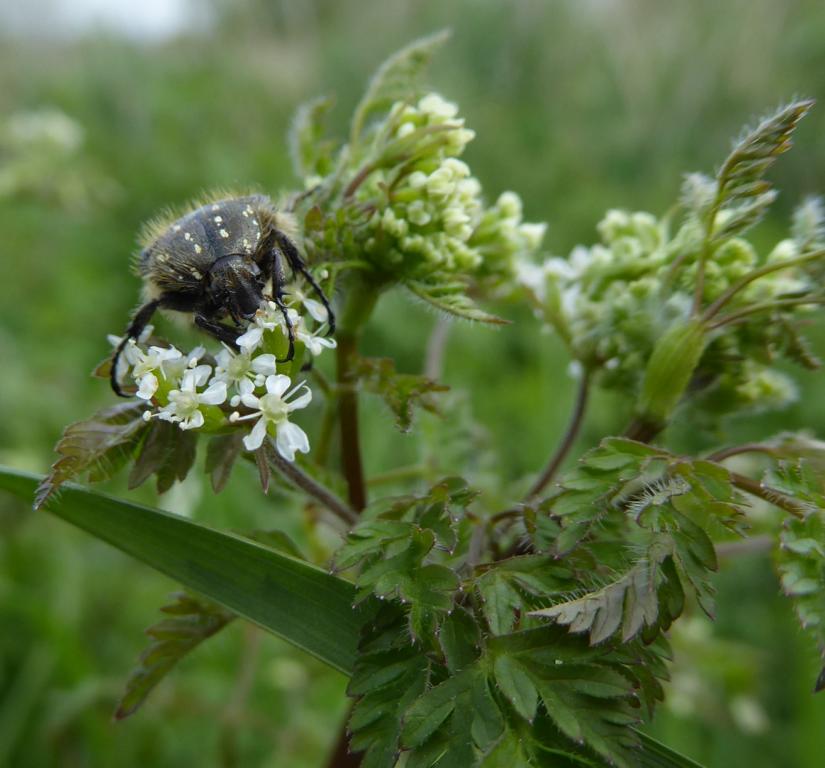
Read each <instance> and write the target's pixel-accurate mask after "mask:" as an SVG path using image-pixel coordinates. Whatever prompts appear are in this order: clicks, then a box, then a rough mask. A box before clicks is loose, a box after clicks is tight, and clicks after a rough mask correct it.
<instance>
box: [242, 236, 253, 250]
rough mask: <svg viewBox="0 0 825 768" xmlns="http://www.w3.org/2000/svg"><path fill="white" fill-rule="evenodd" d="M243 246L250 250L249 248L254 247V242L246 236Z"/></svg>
mask: <svg viewBox="0 0 825 768" xmlns="http://www.w3.org/2000/svg"><path fill="white" fill-rule="evenodd" d="M243 247H244V248H245V249H246V250H247V251H249V250H251V249H252V243H250V242H249V240H247V238H244V239H243Z"/></svg>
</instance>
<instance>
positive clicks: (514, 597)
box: [476, 569, 522, 635]
mask: <svg viewBox="0 0 825 768" xmlns="http://www.w3.org/2000/svg"><path fill="white" fill-rule="evenodd" d="M476 584H477V589H478V591H479V594H480V596H481V600H482V611H483V612H484V617H485V618H486V619H487V624H488V626H489V627H490V631H491V632H492V633H493V634H494V635H506V634H508V633H509V632H512V630H513V626H514V625H515V622H516V611H517V610H519V609H520V608H521V605H522V600H521V595H519V593H518V591H517V590H516V588H515V587H514V586H513V584H512V583H511V581H510V579H509V576H508V575H507V574H505V573H503V572H501V571H498V570H497V569H496V570H492V571H489V572H488V573H485V574H484V575H483V576H482V577H481V578H480V579H478V581H477V582H476Z"/></svg>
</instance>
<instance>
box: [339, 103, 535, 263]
mask: <svg viewBox="0 0 825 768" xmlns="http://www.w3.org/2000/svg"><path fill="white" fill-rule="evenodd" d="M474 136H475V134H474V132H473V131H471V130H469V129H468V128H466V127H465V125H464V120H463V118H460V117H459V116H458V107H457V106H456V105H455V104H453V103H452V102H449V101H446V100H445V99H443V98H442V97H441V96H439V95H438V94H435V93H431V94H428V95H427V96H424V97H423V98H422V99H420V100H419V101H418V103H417V104H416V105H411V104H407V103H401V102H399V103H396V104H395V105H394V106H392V108H391V109H390V110H389V112H388V114H387V116H386V118H385V119H384V121H383V123H381V124H380V125H378V126H377V127H376V130H375V134H374V139H373V146H372V147H371V148H370V150H369V157H373V158H376V159H375V160H374V161H373V162H374V165H375V170H374V171H373V172H372V173H370V174H369V176H368V177H367V178H366V179H365V181H364V183H363V184H362V185H361V186H360V187H359V188H358V190H357V192H356V196H355V199H356V201H357V202H358V203H359V204H361V205H363V206H365V207H367V208H368V209H369V211H370V215H369V219H368V222H367V225H366V227H364V229H363V231H361V232H359V233H358V234H357V238H358V239H359V240H360V242H362V244H363V251H364V253H365V254H366V256H367V258H368V259H369V260H370V261H372V262H373V263H375V264H376V266H377V267H378V268H379V269H381V270H382V271H384V272H387V273H390V274H392V275H393V276H399V277H405V278H406V277H414V278H415V277H424V276H427V275H430V274H432V273H433V272H448V273H465V274H469V273H477V274H479V275H481V276H487V275H500V276H501V277H503V278H511V277H512V274H513V265H514V262H515V259H516V258H517V257H526V256H527V255H529V254H532V253H534V252H535V251H536V250H537V249H538V247H539V246H540V244H541V240H542V237H543V235H544V225H543V224H528V223H525V222H523V220H522V206H521V200H520V199H519V197H518V196H517V195H516V194H515V193H513V192H505V193H503V194H502V195H500V196H499V198H498V200H497V201H496V202H495V204H493V205H491V206H486V205H485V203H484V200H483V198H482V188H481V184H480V182H479V181H478V179H477V178H475V177H474V176H473V175H472V172H471V170H470V168H469V166H468V165H467V164H466V163H465V162H464V161H462V160H460V159H459V156H460V155H461V154H462V153H463V151H464V148H465V147H466V146H467V144H468V143H469V142H470V141H471V140H472V139H473V137H474Z"/></svg>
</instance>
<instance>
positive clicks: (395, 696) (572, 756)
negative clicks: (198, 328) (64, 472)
mask: <svg viewBox="0 0 825 768" xmlns="http://www.w3.org/2000/svg"><path fill="white" fill-rule="evenodd" d="M36 484H37V478H36V477H34V476H32V475H28V474H25V473H21V472H17V471H14V470H9V469H2V468H0V489H3V490H6V491H9V492H11V493H13V494H15V495H17V496H19V497H20V498H22V499H24V500H28V499H31V497H32V495H33V493H34V490H35V487H36ZM47 509H48V511H49V512H51V513H52V514H55V515H57V516H59V517H61V518H63V519H64V520H66V521H68V522H71V523H73V524H75V525H77V526H79V527H81V528H83V529H84V530H87V531H89V532H90V533H92V534H93V535H96V536H98V537H99V538H102V539H103V540H105V541H108V542H109V543H111V544H113V545H114V546H117V547H118V548H120V549H122V550H123V551H125V552H127V553H129V554H132V555H133V556H135V557H137V558H138V559H140V560H142V561H143V562H145V563H147V564H149V565H150V566H152V567H154V568H156V569H157V570H159V571H161V572H162V573H165V574H167V575H169V576H170V577H172V578H174V579H176V580H178V581H180V582H181V583H183V584H185V585H186V586H188V587H189V588H191V589H194V590H196V591H197V592H198V593H200V594H202V595H204V596H205V597H207V598H209V599H210V600H214V601H215V602H216V603H219V604H220V605H223V606H224V607H225V608H227V609H229V610H230V611H232V612H234V613H236V614H238V615H240V616H242V617H245V618H247V619H249V620H251V621H253V622H255V623H257V624H259V625H260V626H261V627H263V628H265V629H268V630H269V631H271V632H273V633H275V634H277V635H279V636H280V637H283V638H284V639H286V640H287V641H289V642H292V643H293V644H295V645H297V646H298V647H301V648H304V649H305V650H307V651H308V652H310V653H312V654H314V655H315V656H317V657H318V658H319V659H321V660H323V661H325V662H326V663H327V664H330V665H331V666H332V667H334V668H336V669H339V670H341V671H342V672H345V673H349V672H350V670H351V669H352V666H353V661H354V659H355V650H354V649H355V647H356V645H357V642H358V641H357V637H358V628H359V626H362V625H363V626H364V627H365V628H366V629H367V633H366V635H365V637H364V638H363V639H362V641H361V646H360V651H359V661H358V665H360V666H356V668H355V672H354V673H353V679H352V687H353V690H354V691H355V690H358V691H365V692H366V693H364V694H363V695H362V694H361V693H359V694H355V695H359V696H360V698H359V701H358V703H357V704H356V706H355V709H354V711H353V718H352V721H351V723H350V726H351V728H352V729H353V731H354V734H353V740H352V744H353V748H354V749H356V750H362V749H366V750H367V754H366V757H365V759H364V762H363V766H364V767H365V768H390V767H391V766H393V765H394V764H395V759H396V758H397V754H398V745H397V741H398V735H399V733H400V722H401V713H403V712H404V711H405V710H406V709H407V708H408V707H409V706H410V705H411V704H412V703H413V701H415V700H416V699H417V698H418V697H419V696H420V695H421V694H422V693H424V690H425V688H426V687H427V686H430V685H435V684H438V683H439V682H441V681H443V680H444V679H445V677H446V675H447V674H448V672H447V670H446V669H445V668H441V667H438V666H436V667H434V666H433V662H432V660H431V659H430V658H428V655H427V654H426V653H424V652H423V649H422V648H421V647H420V646H419V647H416V646H413V645H411V644H410V641H409V634H408V631H407V629H406V624H405V620H404V617H403V614H402V613H401V612H400V611H399V609H398V608H397V607H394V606H389V605H383V606H381V612H379V614H378V615H377V616H372V617H370V616H367V617H363V616H359V615H358V614H357V613H356V612H354V611H353V610H352V608H351V604H352V600H353V598H354V589H353V587H352V586H351V585H350V584H349V583H347V582H345V581H343V580H341V579H338V578H336V577H334V576H330V575H329V574H326V573H324V572H322V571H320V570H319V569H317V568H315V567H313V566H311V565H309V564H307V563H304V562H301V561H299V560H295V559H293V558H289V557H286V556H283V555H279V554H277V553H274V552H272V551H271V550H268V549H266V548H264V547H261V546H259V545H256V544H254V543H252V542H249V541H247V540H244V539H242V538H239V537H237V536H231V535H228V534H223V533H220V532H218V531H214V530H211V529H209V528H206V527H204V526H201V525H198V524H195V523H193V522H191V521H189V520H186V519H183V518H179V517H175V516H174V515H168V514H166V513H163V512H159V511H157V510H152V509H148V508H146V507H140V506H137V505H134V504H129V503H127V502H123V501H119V500H117V499H113V498H111V497H108V496H105V495H103V494H99V493H95V492H91V491H87V490H83V489H80V488H78V487H77V486H74V485H67V486H66V488H65V490H64V493H63V494H62V495H61V496H60V497H59V498H56V499H53V500H52V501H51V502H50V504H49V505H48V507H47ZM387 616H389V617H390V618H389V619H387V618H386V617H387ZM495 641H496V643H501V647H500V648H497V649H496V651H495V653H496V654H501V653H508V654H516V655H518V654H527V655H528V656H531V657H532V658H534V659H535V660H536V661H537V662H539V664H540V666H539V667H538V670H539V671H538V672H537V673H536V674H539V675H540V676H541V675H542V674H543V672H542V669H543V667H542V666H541V665H542V664H545V668H546V664H549V665H552V666H551V667H550V669H555V667H557V666H558V664H557V662H558V661H560V660H562V663H563V660H564V659H568V660H572V659H576V660H577V662H581V661H582V660H584V661H586V660H587V659H588V658H590V659H591V663H595V660H596V659H597V656H596V655H594V654H598V655H603V654H604V650H603V649H602V650H599V651H596V650H595V649H589V648H588V647H587V645H586V644H582V643H581V640H580V639H579V638H576V637H575V636H571V635H569V634H567V633H565V632H562V633H561V634H559V631H556V630H554V628H547V629H542V630H533V631H530V632H521V633H518V634H517V635H510V636H505V637H499V638H495ZM620 648H622V649H626V650H624V651H622V653H623V654H624V656H621V655H620V654H619V652H618V650H617V651H613V652H612V653H613V655H614V660H613V661H611V660H610V659H609V658H608V659H605V663H606V664H608V667H609V668H613V667H614V666H615V665H621V669H622V670H623V675H626V676H627V680H628V685H630V686H641V688H642V689H643V690H644V689H645V688H646V687H648V686H649V685H650V684H649V683H648V682H646V677H645V676H644V675H648V674H649V672H650V671H654V672H655V671H656V670H659V672H658V673H657V674H660V673H661V672H662V671H663V668H662V666H661V662H660V660H659V656H658V655H657V654H658V652H656V653H654V651H653V650H652V649H651V648H645V647H642V646H640V645H638V644H631V645H624V646H621V647H620ZM631 651H632V652H631ZM588 654H589V656H588ZM545 657H546V658H545ZM543 658H544V661H542V659H543ZM622 659H625V660H622ZM520 663H521V662H520ZM479 664H480V661H476V662H475V663H474V664H473V665H472V666H471V667H469V668H468V671H470V670H472V669H476V670H478V669H479V666H478V665H479ZM616 668H617V669H618V667H616ZM529 671H530V672H531V674H533V672H532V669H530V670H529ZM643 673H644V674H643ZM462 674H463V673H462ZM603 675H604V670H602V671H601V672H600V671H599V670H598V668H597V669H596V671H595V672H594V673H593V675H591V676H590V677H589V678H588V677H585V681H584V684H583V685H582V684H576V685H573V682H571V681H569V680H568V682H567V683H565V684H564V685H562V684H561V683H560V682H559V680H558V679H557V680H555V682H554V683H553V686H554V687H555V688H556V689H565V685H568V686H573V687H569V688H567V689H566V690H568V691H570V693H569V694H565V695H573V694H575V696H578V697H585V698H584V699H578V701H587V702H589V703H588V708H592V707H593V706H594V705H593V702H601V703H600V704H598V707H599V708H602V709H603V708H606V709H605V710H604V711H605V713H606V715H608V721H606V722H613V724H614V725H613V727H614V728H616V729H618V730H617V731H616V732H617V733H619V734H620V736H619V737H618V738H619V741H620V742H621V743H624V741H625V740H627V739H630V740H631V741H632V740H633V739H634V738H640V739H641V740H642V744H643V747H644V748H643V749H642V750H641V751H639V752H636V753H634V760H635V761H636V762H635V763H634V765H638V766H643V767H644V768H696V766H695V764H694V763H692V762H690V761H688V760H686V759H685V758H683V757H681V756H680V755H678V754H676V753H674V752H672V751H670V750H668V749H667V748H666V747H664V746H662V745H659V744H658V743H657V742H655V741H654V740H652V739H650V738H649V737H646V736H644V735H643V734H638V732H635V731H634V730H633V729H632V728H630V729H628V728H626V726H622V725H619V723H621V722H625V723H626V722H628V720H627V719H626V718H625V719H624V720H623V719H622V717H623V715H622V711H623V710H622V709H621V706H620V705H619V704H617V702H622V701H624V699H623V698H621V697H619V698H598V697H596V696H595V695H592V694H596V693H598V692H599V690H600V689H599V685H602V686H604V685H605V684H612V681H611V680H610V679H605V678H604V676H603ZM468 677H469V679H470V680H471V681H472V682H473V683H475V681H476V680H477V679H482V680H483V679H484V677H483V676H482V677H481V678H479V674H478V672H471V673H470V674H469V675H468ZM588 686H590V687H589V688H588ZM537 687H538V686H537ZM549 687H551V686H550V683H549V681H548V682H547V683H546V684H545V688H549ZM586 690H590V692H591V694H590V695H589V694H587V693H583V692H581V691H586ZM605 690H608V689H605ZM473 691H475V692H474V693H473ZM577 691H578V692H577ZM471 694H473V696H474V697H475V698H473V697H472V696H471ZM491 702H494V697H491V696H490V691H489V689H487V691H486V693H485V689H484V688H483V686H476V687H475V689H474V687H473V685H470V686H468V687H467V688H466V689H465V690H464V694H463V697H462V698H461V700H460V701H459V702H458V704H457V706H456V709H455V710H454V711H453V714H452V716H450V717H449V718H448V720H447V721H446V722H444V723H442V727H441V728H440V729H438V730H437V731H436V732H435V733H434V734H433V735H432V737H431V738H430V739H429V740H428V741H427V743H426V744H425V745H424V746H423V747H422V748H421V750H418V751H417V752H416V753H414V754H412V755H410V756H409V760H408V765H412V766H416V767H417V768H422V767H424V768H428V767H429V766H432V765H435V763H436V762H438V761H441V762H438V765H439V768H442V766H456V768H469V766H472V765H475V763H476V761H477V760H481V759H482V757H480V756H478V755H476V756H474V755H473V752H472V751H471V739H472V738H475V739H477V740H481V741H486V740H489V739H490V738H492V737H493V736H492V735H493V734H495V733H496V732H497V730H498V728H499V725H498V723H499V722H504V723H506V722H507V718H506V717H504V719H503V720H502V721H499V717H498V716H497V715H495V713H494V712H493V711H492V710H491V709H490V703H491ZM565 706H567V705H565ZM617 706H619V709H616V707H617ZM476 707H478V708H479V712H478V713H477V714H476V713H475V708H476ZM556 716H557V717H560V718H561V717H563V714H562V710H561V709H557V711H556ZM570 716H571V717H572V716H573V713H570ZM479 718H480V719H479ZM610 718H612V720H611V719H610ZM471 732H472V734H473V736H471V735H470V733H471ZM551 733H557V732H556V731H551ZM634 734H635V736H634ZM513 738H514V735H513V733H512V732H511V731H509V730H505V732H504V734H503V735H502V736H501V738H499V739H498V740H497V741H496V742H495V744H490V745H489V747H488V749H487V753H486V754H487V755H494V754H495V750H496V749H497V748H498V746H499V745H502V744H505V743H507V742H503V741H502V739H505V740H510V742H509V743H512V740H513ZM542 749H544V747H543V746H542ZM502 750H504V746H502ZM499 754H501V753H499ZM547 754H548V755H549V754H554V755H556V756H557V757H554V758H553V760H556V763H553V764H559V765H574V764H575V765H596V764H597V763H596V762H595V761H594V760H595V759H594V758H592V757H585V756H584V755H582V754H580V753H579V751H578V750H577V748H576V747H575V745H572V746H571V745H564V746H562V745H561V744H560V743H556V745H555V746H554V747H553V748H552V751H548V752H547ZM495 764H496V763H491V765H495ZM517 764H519V763H514V765H517ZM542 764H543V763H542ZM598 764H600V765H601V764H602V763H601V762H599V763H598ZM604 765H606V763H604Z"/></svg>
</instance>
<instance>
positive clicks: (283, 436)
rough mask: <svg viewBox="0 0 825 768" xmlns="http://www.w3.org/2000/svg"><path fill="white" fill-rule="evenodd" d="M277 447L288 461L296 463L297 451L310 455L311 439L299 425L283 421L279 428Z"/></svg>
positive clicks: (276, 440) (276, 439)
mask: <svg viewBox="0 0 825 768" xmlns="http://www.w3.org/2000/svg"><path fill="white" fill-rule="evenodd" d="M277 430H278V436H277V437H276V438H275V446H276V447H277V449H278V453H280V454H281V456H283V457H284V458H285V459H286V460H287V461H295V451H300V452H301V453H309V438H308V437H307V435H306V432H304V430H303V429H301V428H300V427H299V426H298V425H297V424H292V423H290V422H288V421H282V422H281V423H280V424H278V427H277Z"/></svg>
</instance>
